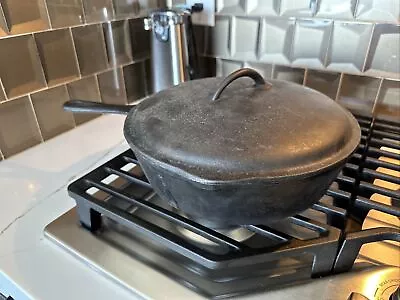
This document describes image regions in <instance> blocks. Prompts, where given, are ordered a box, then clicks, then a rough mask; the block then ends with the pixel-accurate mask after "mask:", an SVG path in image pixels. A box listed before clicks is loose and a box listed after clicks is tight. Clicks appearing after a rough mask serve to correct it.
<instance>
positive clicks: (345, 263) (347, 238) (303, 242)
mask: <svg viewBox="0 0 400 300" xmlns="http://www.w3.org/2000/svg"><path fill="white" fill-rule="evenodd" d="M357 119H358V121H359V123H360V126H361V128H362V139H361V143H360V145H359V149H358V151H357V152H356V153H354V154H353V155H352V157H351V158H350V160H349V161H348V163H347V164H346V166H345V168H344V169H343V171H342V172H341V173H340V175H339V176H338V177H337V179H336V180H335V183H334V184H333V185H332V186H331V188H330V189H329V190H328V191H327V193H326V196H325V197H324V198H322V199H321V201H320V202H319V203H317V204H315V205H314V206H313V207H312V208H311V209H309V210H307V211H305V212H304V213H302V214H300V215H297V216H293V217H290V218H288V219H287V220H285V221H283V223H282V224H274V225H270V226H261V225H250V226H246V227H243V228H234V229H233V230H215V229H212V228H209V227H207V226H204V225H202V224H199V223H196V222H195V221H193V220H190V219H188V218H187V217H185V215H182V214H178V213H176V211H173V209H172V208H171V207H169V206H168V205H167V204H165V203H164V204H165V205H164V204H163V202H162V201H159V200H160V199H159V198H158V197H157V195H155V194H154V192H153V190H152V187H151V186H150V184H149V182H148V181H147V179H146V177H145V176H144V174H143V172H142V171H141V168H140V166H139V165H138V162H137V160H136V158H135V156H134V154H133V153H132V151H131V150H128V151H126V152H124V153H122V154H121V155H119V156H117V157H115V158H114V159H112V160H110V161H109V162H107V163H105V164H104V165H102V166H100V167H99V168H97V169H95V170H94V171H92V172H90V173H89V174H87V175H85V176H84V177H82V178H80V179H78V180H77V181H75V182H74V183H72V184H71V185H70V186H69V187H68V192H69V194H70V196H71V197H73V198H74V199H75V200H76V203H77V212H78V215H79V219H80V222H81V223H82V225H83V226H84V227H86V228H88V229H89V230H91V231H99V233H98V236H101V234H102V231H101V230H99V229H101V228H102V227H107V224H108V222H105V221H104V220H105V219H106V220H110V221H112V222H113V223H117V224H120V225H119V226H121V227H123V228H125V229H126V230H127V231H129V232H131V234H130V236H131V237H134V238H137V239H138V240H140V241H142V240H143V243H142V242H140V245H145V246H143V247H146V249H147V250H145V252H148V251H154V253H159V260H160V261H161V260H169V263H168V264H174V265H179V266H178V267H179V268H181V269H180V270H179V271H176V272H175V273H173V274H172V275H173V277H175V278H177V280H179V281H180V282H181V281H185V282H186V281H188V282H189V283H188V284H189V286H190V287H191V288H195V287H196V288H198V289H208V288H210V286H209V285H207V288H205V287H204V285H203V283H202V282H203V281H204V280H206V279H207V280H208V281H210V282H211V283H212V285H213V286H214V287H215V289H213V292H215V294H216V295H222V294H223V295H226V294H229V293H231V292H232V293H236V292H244V291H248V290H252V289H255V288H260V287H265V280H264V279H260V278H261V277H262V276H267V277H268V280H269V281H270V282H272V283H275V284H277V283H279V284H281V283H282V282H283V283H285V281H282V276H281V275H282V273H285V274H289V275H288V276H289V277H288V278H291V277H290V276H291V274H294V273H296V271H288V268H289V269H290V268H292V267H293V265H294V263H299V264H300V265H302V266H303V267H304V263H307V264H308V268H309V270H311V271H310V272H308V273H307V276H308V277H310V275H311V276H312V277H318V276H321V275H328V274H332V273H335V272H342V271H347V270H349V269H351V268H352V266H353V264H354V261H355V259H356V257H357V255H358V254H359V250H360V248H361V247H362V245H363V244H366V243H371V242H375V241H381V240H395V241H400V233H399V232H398V230H396V229H395V228H389V227H381V228H373V229H365V230H362V227H361V226H362V223H363V220H364V219H365V217H366V216H367V214H368V212H369V211H370V210H377V211H380V212H383V213H387V214H391V215H394V216H397V217H400V208H399V207H396V206H391V205H388V204H383V203H379V202H376V201H374V200H371V199H370V198H371V196H372V195H373V194H374V193H378V194H381V195H384V196H387V197H390V198H391V199H392V201H397V203H398V202H399V201H400V191H398V190H391V189H388V188H383V187H380V186H377V185H375V184H374V180H376V179H381V180H386V181H389V182H392V183H395V184H399V182H400V179H399V177H396V176H392V175H387V174H383V173H381V172H379V170H378V169H379V168H380V167H382V168H387V169H391V170H395V171H399V170H400V169H399V166H398V165H396V164H394V163H392V162H388V161H382V160H380V159H379V158H380V157H381V156H385V157H389V158H393V159H397V160H400V154H398V153H393V152H389V151H387V150H386V149H385V148H384V147H390V148H393V149H396V150H400V143H399V141H400V135H399V134H398V132H400V124H396V123H389V122H384V121H376V120H374V121H372V120H371V118H367V117H361V116H358V117H357ZM127 165H131V166H130V167H129V168H127V167H126V166H127ZM110 176H114V177H118V179H117V181H119V182H118V184H115V182H116V181H110V180H109V177H110ZM91 190H92V191H91ZM93 190H94V191H97V193H93ZM316 213H317V214H320V215H321V214H322V215H323V218H319V217H318V218H315V217H314V216H315V215H316ZM294 227H297V230H294V229H293V228H294ZM305 230H308V231H311V232H312V234H311V235H307V236H306V237H304V236H303V235H302V234H303V232H304V231H305ZM298 235H300V236H298ZM152 245H153V246H152ZM154 245H156V247H155V246H154ZM136 248H137V247H132V249H131V250H132V251H133V252H134V254H133V255H135V257H142V256H145V254H146V253H142V252H140V251H139V252H135V249H136ZM160 251H161V252H160ZM160 253H161V254H160ZM165 253H168V255H167V254H165ZM164 254H165V255H164ZM303 257H304V259H303ZM283 261H284V262H283ZM271 266H280V267H279V268H280V273H279V274H280V275H279V276H278V275H277V273H276V272H275V271H270V270H269V269H268V268H269V267H271ZM155 267H157V268H160V269H161V270H162V271H164V272H166V273H168V274H171V272H172V271H171V270H170V268H164V267H163V266H161V265H160V266H155ZM282 270H283V271H282ZM186 272H189V273H190V274H192V275H193V274H194V275H193V276H194V277H196V276H195V275H196V274H197V276H199V278H197V279H193V280H189V279H186V277H187V278H189V277H190V276H192V275H190V276H189V275H188V274H186ZM297 273H298V272H297ZM300 273H301V272H300ZM183 274H186V275H183ZM274 280H276V281H274ZM288 280H292V281H293V278H291V279H288ZM239 281H240V282H244V281H245V282H246V284H239V283H238V282H239ZM217 283H218V284H217ZM228 283H229V284H228ZM224 284H227V286H226V288H221V287H220V286H221V285H224ZM210 289H211V288H210ZM214 296H215V295H214Z"/></svg>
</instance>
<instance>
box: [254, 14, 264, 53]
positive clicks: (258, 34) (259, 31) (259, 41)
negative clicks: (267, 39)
mask: <svg viewBox="0 0 400 300" xmlns="http://www.w3.org/2000/svg"><path fill="white" fill-rule="evenodd" d="M263 23H264V18H263V17H259V18H258V28H257V40H256V49H255V55H256V59H257V60H260V56H261V54H260V52H261V51H260V47H261V46H260V45H261V37H262V27H263Z"/></svg>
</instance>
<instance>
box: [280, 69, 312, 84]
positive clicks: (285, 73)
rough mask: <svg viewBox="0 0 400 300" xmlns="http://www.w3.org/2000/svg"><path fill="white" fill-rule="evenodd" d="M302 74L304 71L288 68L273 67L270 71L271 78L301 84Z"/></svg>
mask: <svg viewBox="0 0 400 300" xmlns="http://www.w3.org/2000/svg"><path fill="white" fill-rule="evenodd" d="M304 72H305V70H304V69H299V68H290V67H285V66H274V68H273V71H272V78H274V79H279V80H287V81H292V82H295V83H298V84H303V81H304Z"/></svg>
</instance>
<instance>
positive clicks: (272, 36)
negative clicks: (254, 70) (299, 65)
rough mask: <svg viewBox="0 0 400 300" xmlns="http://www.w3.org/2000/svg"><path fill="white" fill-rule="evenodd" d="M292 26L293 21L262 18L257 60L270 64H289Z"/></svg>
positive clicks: (293, 24)
mask: <svg viewBox="0 0 400 300" xmlns="http://www.w3.org/2000/svg"><path fill="white" fill-rule="evenodd" d="M294 26H295V20H294V19H280V18H263V20H262V26H261V33H260V44H259V59H260V60H261V61H265V62H270V63H276V64H289V63H290V60H289V59H290V51H291V47H292V40H293V32H294Z"/></svg>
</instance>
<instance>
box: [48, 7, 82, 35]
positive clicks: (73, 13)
mask: <svg viewBox="0 0 400 300" xmlns="http://www.w3.org/2000/svg"><path fill="white" fill-rule="evenodd" d="M46 1H47V10H48V11H49V16H50V21H51V26H52V27H53V28H59V27H66V26H73V25H79V24H83V23H84V22H85V18H84V16H83V6H82V2H81V0H46Z"/></svg>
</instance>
